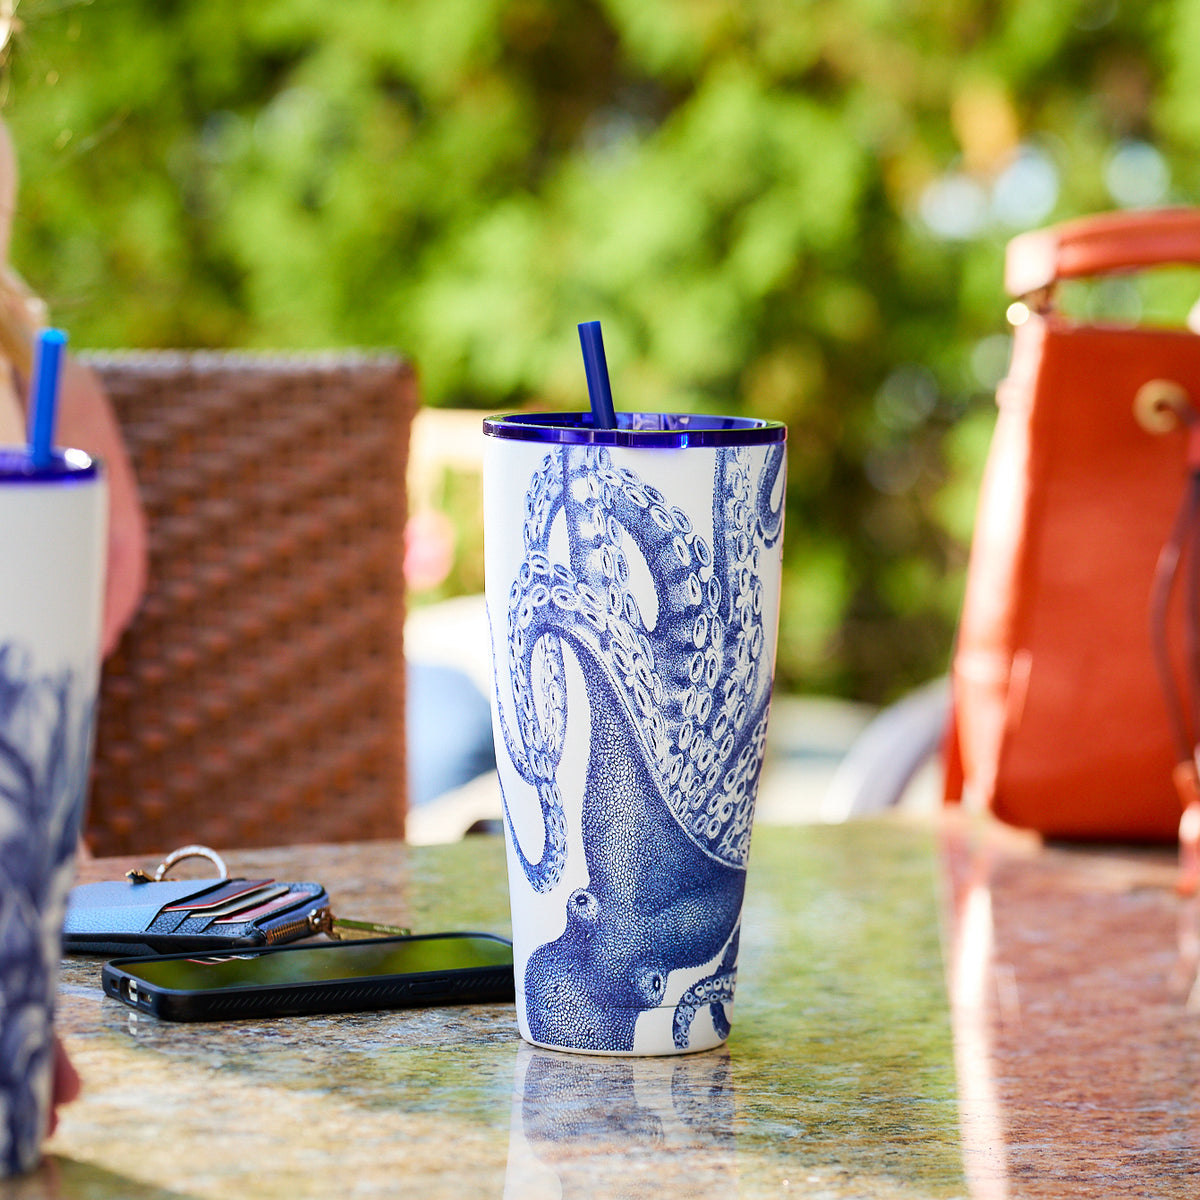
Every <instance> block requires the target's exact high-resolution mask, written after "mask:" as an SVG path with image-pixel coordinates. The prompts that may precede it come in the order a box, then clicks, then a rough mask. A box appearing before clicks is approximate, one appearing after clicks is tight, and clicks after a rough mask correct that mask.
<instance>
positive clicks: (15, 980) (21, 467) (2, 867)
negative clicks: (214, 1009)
mask: <svg viewBox="0 0 1200 1200" xmlns="http://www.w3.org/2000/svg"><path fill="white" fill-rule="evenodd" d="M107 512H108V505H107V483H106V481H105V477H104V473H103V469H102V467H101V465H100V464H99V463H98V462H95V461H94V460H93V459H91V458H89V457H88V456H87V455H86V454H84V453H83V452H82V451H78V450H67V451H54V452H53V453H52V454H50V455H49V458H48V461H47V462H45V463H44V464H38V465H34V463H33V462H32V461H31V459H30V457H29V454H28V452H27V451H26V450H25V449H24V448H23V447H0V1175H14V1174H17V1173H19V1172H22V1171H28V1170H31V1169H32V1168H33V1167H35V1166H36V1165H37V1163H38V1160H39V1158H40V1155H41V1141H42V1137H43V1135H44V1134H45V1131H46V1126H47V1121H48V1118H49V1112H50V1100H51V1085H52V1066H53V1041H52V1033H53V1027H52V1022H53V1016H54V1002H55V994H56V991H57V982H58V966H59V960H60V957H61V954H62V924H63V914H64V911H65V908H66V902H67V892H68V890H69V889H70V886H71V882H72V879H73V876H74V870H75V852H76V848H77V846H78V840H79V831H80V827H81V825H82V823H83V816H84V804H85V798H86V792H87V783H88V771H89V766H90V762H91V750H92V731H93V719H94V716H95V710H96V693H97V689H98V687H99V679H100V633H101V617H102V609H103V600H104V569H105V554H106V549H107V535H106V528H107Z"/></svg>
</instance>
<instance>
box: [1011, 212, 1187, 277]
mask: <svg viewBox="0 0 1200 1200" xmlns="http://www.w3.org/2000/svg"><path fill="white" fill-rule="evenodd" d="M1168 263H1174V264H1187V263H1194V264H1196V265H1197V266H1200V208H1159V209H1147V210H1142V211H1138V212H1112V213H1099V214H1096V215H1095V216H1090V217H1080V218H1078V219H1076V220H1074V221H1064V222H1063V223H1062V224H1061V225H1054V226H1051V227H1050V228H1049V229H1035V230H1032V231H1031V232H1029V233H1022V234H1018V235H1017V236H1016V237H1015V238H1013V239H1012V241H1010V242H1009V243H1008V250H1007V253H1006V255H1005V259H1004V286H1005V289H1006V290H1007V291H1008V293H1009V295H1011V296H1028V295H1029V294H1030V293H1031V292H1036V291H1040V290H1042V289H1043V288H1048V287H1050V286H1051V285H1052V284H1054V283H1055V282H1056V281H1057V280H1059V279H1078V278H1080V277H1081V276H1084V275H1106V274H1109V273H1111V272H1114V271H1131V270H1134V269H1136V268H1138V267H1154V266H1163V265H1165V264H1168Z"/></svg>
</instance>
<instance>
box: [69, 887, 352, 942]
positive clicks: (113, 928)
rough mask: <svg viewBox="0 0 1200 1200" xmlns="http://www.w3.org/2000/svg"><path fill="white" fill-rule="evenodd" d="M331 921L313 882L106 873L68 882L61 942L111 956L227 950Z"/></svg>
mask: <svg viewBox="0 0 1200 1200" xmlns="http://www.w3.org/2000/svg"><path fill="white" fill-rule="evenodd" d="M332 925H333V913H332V911H331V909H330V903H329V896H328V895H327V894H326V891H325V889H324V888H323V887H322V886H321V885H320V884H319V883H285V882H281V881H276V880H274V879H172V880H162V881H159V882H135V881H129V880H123V879H121V880H106V881H104V882H102V883H81V884H78V885H77V886H76V887H73V888H72V889H71V892H70V894H69V896H68V898H67V912H66V920H65V922H64V925H63V949H64V950H65V951H66V952H67V953H69V954H107V955H110V956H116V955H129V956H137V955H143V956H144V955H150V954H173V953H180V952H183V951H189V950H230V949H239V948H243V947H246V948H249V947H254V946H274V945H279V944H281V943H283V942H292V941H296V940H298V939H299V938H304V937H311V936H312V935H313V934H317V933H328V932H330V930H331V929H332Z"/></svg>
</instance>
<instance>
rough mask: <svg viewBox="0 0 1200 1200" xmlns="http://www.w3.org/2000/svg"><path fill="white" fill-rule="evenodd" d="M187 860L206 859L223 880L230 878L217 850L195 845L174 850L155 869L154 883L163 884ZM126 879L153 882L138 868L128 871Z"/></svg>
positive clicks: (134, 881) (136, 881)
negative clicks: (178, 864)
mask: <svg viewBox="0 0 1200 1200" xmlns="http://www.w3.org/2000/svg"><path fill="white" fill-rule="evenodd" d="M187 858H206V859H208V861H209V862H210V863H212V865H213V866H214V867H216V868H217V874H218V875H219V876H220V877H221V878H222V879H228V878H229V868H228V867H227V866H226V865H225V860H224V859H223V858H222V857H221V856H220V855H219V854H218V853H217V852H216V851H215V850H213V849H212V848H211V847H209V846H198V845H193V846H180V847H179V849H178V850H172V851H171V853H170V854H168V855H167V856H166V858H164V859H163V860H162V862H160V863H159V864H158V867H157V868H156V869H155V872H154V876H153V880H154V882H155V883H161V882H162V881H163V880H164V879H165V878H166V877H167V872H168V871H169V870H170V869H171V868H172V867H173V866H175V865H176V863H181V862H183V861H184V859H187ZM125 878H126V879H128V880H129V881H130V882H131V883H149V882H150V881H151V877H150V876H149V875H147V874H146V872H145V871H142V870H139V869H138V868H134V870H132V871H126V872H125Z"/></svg>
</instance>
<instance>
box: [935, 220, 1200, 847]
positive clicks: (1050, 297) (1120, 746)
mask: <svg viewBox="0 0 1200 1200" xmlns="http://www.w3.org/2000/svg"><path fill="white" fill-rule="evenodd" d="M1166 264H1196V265H1200V209H1197V210H1192V209H1170V210H1156V211H1148V212H1129V213H1112V214H1104V215H1099V216H1095V217H1090V218H1085V219H1082V220H1077V221H1072V222H1069V223H1066V224H1063V225H1059V226H1057V227H1055V228H1051V229H1048V230H1044V231H1038V232H1034V233H1028V234H1023V235H1021V236H1020V237H1017V238H1015V239H1014V240H1013V241H1012V242H1011V243H1010V244H1009V247H1008V256H1007V261H1006V272H1005V285H1006V288H1007V290H1008V291H1009V292H1010V293H1011V294H1012V295H1013V296H1015V297H1017V298H1019V299H1020V300H1022V301H1023V302H1024V307H1025V309H1026V310H1027V311H1028V316H1027V318H1026V319H1024V320H1023V321H1022V322H1021V323H1019V324H1017V327H1016V330H1015V336H1014V344H1013V354H1012V364H1011V367H1010V369H1009V373H1008V376H1007V378H1006V379H1005V380H1004V381H1003V382H1002V383H1001V385H1000V387H999V390H998V393H997V404H998V407H999V414H998V417H997V423H996V427H995V432H994V435H993V440H992V444H991V447H990V450H989V455H988V461H987V465H986V469H985V473H984V478H983V483H982V488H981V493H980V498H979V508H978V514H977V517H976V525H975V532H974V536H973V540H972V546H971V555H970V561H969V566H968V573H967V588H966V593H965V597H964V602H963V609H962V616H961V621H960V625H959V632H958V637H957V643H956V647H955V652H954V656H953V664H952V670H951V687H952V695H953V702H952V710H953V711H952V718H951V728H950V731H949V737H948V739H947V750H948V753H947V789H946V790H947V798H948V799H951V800H953V799H958V798H961V797H962V796H963V795H967V796H970V797H972V798H973V799H974V798H978V799H979V800H981V801H982V802H983V803H985V804H987V805H988V806H990V808H991V809H992V811H993V812H994V813H995V815H996V816H998V817H999V818H1001V819H1002V820H1004V821H1007V822H1009V823H1011V824H1014V825H1017V826H1021V827H1024V828H1029V829H1034V830H1039V831H1041V832H1042V833H1044V834H1047V835H1049V836H1054V837H1063V838H1072V839H1090V840H1096V839H1101V840H1114V841H1116V840H1121V841H1129V840H1133V841H1169V840H1173V839H1174V838H1176V837H1177V836H1179V834H1180V831H1181V824H1180V819H1181V812H1182V811H1184V810H1186V809H1187V808H1188V806H1189V805H1191V806H1192V808H1191V811H1192V817H1193V819H1194V823H1196V824H1200V802H1198V797H1200V793H1198V791H1197V788H1196V782H1195V781H1196V772H1195V759H1196V751H1195V747H1196V742H1197V728H1200V711H1198V708H1200V686H1197V685H1196V684H1195V683H1194V682H1192V681H1195V680H1197V679H1200V635H1198V634H1197V632H1196V623H1197V622H1196V611H1197V603H1198V600H1200V553H1197V552H1196V551H1200V532H1197V533H1195V537H1194V539H1193V531H1194V530H1200V515H1198V514H1200V484H1197V482H1196V480H1198V479H1200V471H1197V467H1198V466H1200V441H1198V440H1197V437H1193V436H1192V430H1193V429H1196V428H1200V424H1198V422H1200V336H1197V334H1195V333H1193V332H1191V331H1190V330H1188V329H1186V328H1168V329H1160V328H1150V327H1142V326H1134V327H1131V326H1126V325H1118V324H1115V323H1109V324H1085V323H1080V322H1077V321H1073V320H1070V319H1068V318H1067V317H1066V316H1064V315H1062V314H1061V313H1059V312H1057V311H1056V310H1055V306H1054V293H1055V285H1056V284H1057V283H1058V282H1059V281H1060V280H1066V279H1072V278H1079V277H1084V276H1100V275H1105V274H1111V273H1115V272H1128V271H1132V270H1136V269H1138V268H1143V267H1149V266H1157V265H1166ZM1198 281H1200V277H1198ZM1198 290H1200V282H1198ZM1193 406H1195V408H1194V409H1193ZM1198 437H1200V435H1198ZM1193 540H1194V541H1195V543H1196V545H1195V546H1194V547H1192V548H1191V551H1189V543H1191V542H1192V541H1193ZM1184 580H1186V582H1184ZM1181 593H1183V594H1181Z"/></svg>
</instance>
